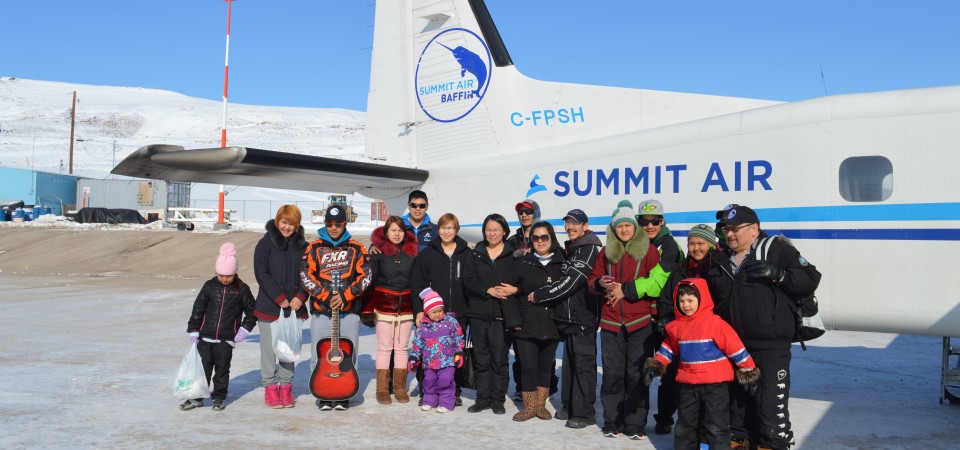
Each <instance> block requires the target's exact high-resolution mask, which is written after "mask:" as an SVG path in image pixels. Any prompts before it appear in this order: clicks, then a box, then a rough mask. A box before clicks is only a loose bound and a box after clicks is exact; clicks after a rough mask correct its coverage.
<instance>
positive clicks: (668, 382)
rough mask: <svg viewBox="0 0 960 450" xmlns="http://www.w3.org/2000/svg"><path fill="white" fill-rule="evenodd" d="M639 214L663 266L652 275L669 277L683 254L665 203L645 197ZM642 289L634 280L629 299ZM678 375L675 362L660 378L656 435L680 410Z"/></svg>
mask: <svg viewBox="0 0 960 450" xmlns="http://www.w3.org/2000/svg"><path fill="white" fill-rule="evenodd" d="M637 213H638V214H637V224H638V225H640V228H641V229H643V232H644V233H646V234H647V237H649V238H650V243H651V244H653V246H654V247H656V248H657V251H658V252H659V253H660V267H659V269H656V268H655V269H654V271H653V272H651V277H653V276H654V274H659V275H661V276H663V275H666V276H669V275H670V273H671V272H675V271H677V269H679V268H680V263H681V262H682V261H683V259H684V254H683V251H682V250H680V246H679V245H678V244H677V241H676V240H675V239H674V238H673V235H672V234H670V228H668V227H667V219H665V218H664V217H663V203H660V202H659V201H657V200H653V199H650V200H644V201H642V202H640V205H639V206H638V207H637ZM645 282H646V281H645V280H638V281H637V283H645ZM663 282H666V277H664V279H663ZM640 289H641V286H640V285H639V284H636V283H635V285H634V286H633V287H632V289H631V287H629V286H626V287H625V288H624V291H623V292H624V295H625V296H626V298H628V299H635V298H639V297H640V296H639V295H638V294H637V292H638V290H640ZM654 307H656V303H654ZM668 312H672V311H668ZM654 314H657V311H654ZM663 338H664V336H658V339H657V347H658V348H659V347H660V343H661V342H663ZM676 375H677V362H676V361H674V363H673V364H671V365H670V366H669V368H668V369H667V372H666V373H664V374H663V376H662V377H660V387H659V388H657V413H656V414H654V415H653V417H654V419H656V421H657V424H656V426H655V428H654V432H656V433H657V434H667V433H669V432H670V429H671V427H672V426H673V414H674V413H675V412H676V411H677V401H678V399H679V395H680V393H679V392H680V391H679V386H678V385H677V381H676Z"/></svg>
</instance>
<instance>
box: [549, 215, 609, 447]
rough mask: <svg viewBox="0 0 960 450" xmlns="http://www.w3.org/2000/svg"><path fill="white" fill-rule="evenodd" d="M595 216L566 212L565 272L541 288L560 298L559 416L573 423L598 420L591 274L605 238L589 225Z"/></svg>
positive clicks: (557, 315) (594, 301)
mask: <svg viewBox="0 0 960 450" xmlns="http://www.w3.org/2000/svg"><path fill="white" fill-rule="evenodd" d="M589 221H590V218H589V217H587V214H586V213H585V212H583V210H582V209H571V210H570V211H568V212H567V214H566V215H565V216H563V229H564V230H565V231H566V232H567V237H568V238H569V240H568V241H567V242H566V243H565V252H564V253H565V254H566V264H564V265H563V274H562V276H561V277H560V278H559V279H557V280H554V282H553V283H551V284H550V286H549V288H547V289H543V288H541V289H539V290H538V292H540V293H541V294H542V297H543V298H541V295H535V300H536V301H538V302H545V301H552V300H556V301H557V302H556V303H555V305H556V306H554V310H553V311H554V316H553V318H554V321H555V322H556V324H557V330H558V331H559V332H560V334H561V336H563V363H562V364H561V370H560V377H561V381H560V402H561V404H562V407H561V408H560V409H559V410H558V411H557V412H556V414H555V415H554V417H555V418H557V419H561V420H566V421H567V422H566V426H567V427H568V428H586V427H588V426H591V425H594V424H595V423H596V422H597V420H596V413H595V412H594V403H596V400H597V398H596V391H597V321H598V317H597V310H596V305H597V298H596V297H595V296H593V295H592V294H590V293H589V292H588V291H587V283H586V281H587V277H588V276H589V275H590V272H591V270H592V269H593V265H594V262H596V259H597V255H599V254H600V247H601V246H602V243H601V242H600V238H598V237H597V235H596V234H593V232H592V231H590V230H589Z"/></svg>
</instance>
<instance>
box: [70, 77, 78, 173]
mask: <svg viewBox="0 0 960 450" xmlns="http://www.w3.org/2000/svg"><path fill="white" fill-rule="evenodd" d="M76 122H77V91H73V105H72V106H71V107H70V175H73V129H74V124H76Z"/></svg>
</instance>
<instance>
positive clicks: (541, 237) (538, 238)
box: [530, 234, 550, 243]
mask: <svg viewBox="0 0 960 450" xmlns="http://www.w3.org/2000/svg"><path fill="white" fill-rule="evenodd" d="M530 242H533V243H537V242H550V235H549V234H533V235H530Z"/></svg>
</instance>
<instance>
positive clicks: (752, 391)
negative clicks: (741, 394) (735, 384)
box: [743, 381, 760, 397]
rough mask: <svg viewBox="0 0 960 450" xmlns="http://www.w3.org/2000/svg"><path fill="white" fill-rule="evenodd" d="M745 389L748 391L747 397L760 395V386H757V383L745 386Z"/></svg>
mask: <svg viewBox="0 0 960 450" xmlns="http://www.w3.org/2000/svg"><path fill="white" fill-rule="evenodd" d="M743 389H744V390H745V391H747V395H749V396H751V397H756V396H757V395H759V394H760V385H759V384H757V382H756V381H753V382H750V383H747V384H744V385H743Z"/></svg>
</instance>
